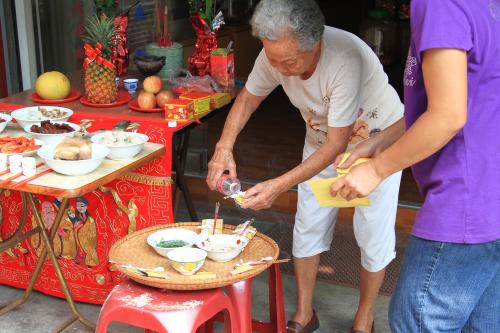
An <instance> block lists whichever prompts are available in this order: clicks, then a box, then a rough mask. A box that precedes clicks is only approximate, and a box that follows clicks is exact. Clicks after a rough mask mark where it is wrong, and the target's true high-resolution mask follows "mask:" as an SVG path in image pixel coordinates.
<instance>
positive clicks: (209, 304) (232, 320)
mask: <svg viewBox="0 0 500 333" xmlns="http://www.w3.org/2000/svg"><path fill="white" fill-rule="evenodd" d="M221 311H224V326H225V332H226V333H237V332H239V330H238V326H239V322H238V319H237V317H236V313H235V311H234V308H233V305H232V303H231V301H230V300H229V298H228V297H227V296H226V295H225V294H224V292H223V290H222V289H221V288H217V289H211V290H199V291H172V290H162V289H156V288H151V287H147V286H144V285H141V284H138V283H135V282H133V281H130V280H126V281H124V282H122V283H120V284H118V285H117V286H116V287H115V288H114V289H113V290H112V291H111V293H110V294H109V296H108V298H107V299H106V302H105V303H104V305H103V307H102V309H101V313H100V314H99V321H98V323H97V330H96V333H106V332H107V327H108V325H109V323H111V322H112V321H118V322H122V323H127V324H130V325H134V326H138V327H142V328H144V329H145V332H160V333H194V332H196V330H197V329H198V328H199V327H201V326H202V325H203V324H204V323H205V322H207V321H209V320H210V319H211V318H212V317H214V316H215V315H216V314H218V313H219V312H221Z"/></svg>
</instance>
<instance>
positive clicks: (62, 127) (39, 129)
mask: <svg viewBox="0 0 500 333" xmlns="http://www.w3.org/2000/svg"><path fill="white" fill-rule="evenodd" d="M74 130H75V129H74V128H73V127H71V126H69V125H68V124H55V123H51V122H50V120H44V121H42V122H41V123H40V126H38V125H32V126H31V127H30V131H31V132H32V133H39V134H60V133H69V132H73V131H74Z"/></svg>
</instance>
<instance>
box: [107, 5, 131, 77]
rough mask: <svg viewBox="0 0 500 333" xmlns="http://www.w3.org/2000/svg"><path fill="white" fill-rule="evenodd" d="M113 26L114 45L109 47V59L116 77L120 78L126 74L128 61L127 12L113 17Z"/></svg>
mask: <svg viewBox="0 0 500 333" xmlns="http://www.w3.org/2000/svg"><path fill="white" fill-rule="evenodd" d="M114 26H115V29H116V33H117V35H116V37H115V40H114V42H115V45H114V46H112V47H111V59H112V60H113V63H114V64H115V67H116V75H117V76H120V75H122V74H125V73H127V68H128V61H129V56H128V44H127V26H128V11H127V12H126V13H125V14H122V15H118V16H116V17H115V21H114Z"/></svg>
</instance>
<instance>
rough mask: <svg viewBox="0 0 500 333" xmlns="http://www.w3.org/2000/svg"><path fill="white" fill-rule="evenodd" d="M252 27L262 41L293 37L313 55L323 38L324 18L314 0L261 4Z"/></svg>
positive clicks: (265, 0)
mask: <svg viewBox="0 0 500 333" xmlns="http://www.w3.org/2000/svg"><path fill="white" fill-rule="evenodd" d="M250 24H251V25H252V33H253V35H254V36H255V37H257V38H259V39H261V40H262V39H269V40H274V41H275V40H278V39H281V38H283V37H286V36H287V35H292V36H293V37H294V38H295V39H296V40H297V42H298V43H299V47H300V48H301V49H302V50H304V51H310V50H312V49H313V47H314V45H316V43H317V42H319V41H320V40H321V37H322V36H323V31H324V30H325V17H324V15H323V13H322V12H321V9H320V8H319V6H318V4H317V3H316V2H315V1H314V0H261V1H260V2H259V4H258V5H257V7H256V8H255V11H254V13H253V16H252V19H251V20H250Z"/></svg>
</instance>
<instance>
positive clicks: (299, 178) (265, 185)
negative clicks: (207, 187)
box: [242, 125, 353, 210]
mask: <svg viewBox="0 0 500 333" xmlns="http://www.w3.org/2000/svg"><path fill="white" fill-rule="evenodd" d="M352 128H353V125H351V126H348V127H328V131H327V137H326V142H325V143H324V144H323V145H322V146H321V147H320V148H318V149H317V150H316V151H315V152H314V153H313V154H312V155H311V156H309V158H307V159H306V160H305V161H303V162H302V163H301V164H299V165H298V166H296V167H295V168H293V169H292V170H290V171H288V172H287V173H285V174H283V175H281V176H279V177H277V178H274V179H271V180H268V181H265V182H262V183H259V184H257V185H255V186H254V187H252V188H250V189H249V190H248V191H246V193H245V197H247V198H250V197H253V198H252V199H251V200H250V201H248V202H247V203H245V204H243V205H242V207H243V208H251V209H255V210H259V209H266V208H269V207H271V205H272V203H273V202H274V200H275V199H276V197H277V196H278V195H280V194H281V193H283V192H286V191H288V189H290V188H291V187H292V186H295V185H297V184H299V183H302V182H304V181H306V180H308V179H310V178H312V177H313V176H315V175H317V174H318V173H320V172H321V171H322V170H323V169H325V168H326V167H328V166H329V165H331V164H332V162H333V161H334V160H335V157H337V155H338V154H340V153H343V152H344V151H345V149H346V147H347V143H348V141H349V138H350V137H351V134H352Z"/></svg>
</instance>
